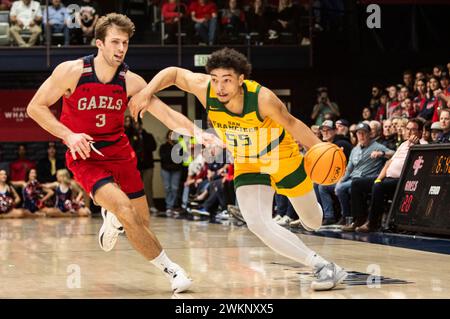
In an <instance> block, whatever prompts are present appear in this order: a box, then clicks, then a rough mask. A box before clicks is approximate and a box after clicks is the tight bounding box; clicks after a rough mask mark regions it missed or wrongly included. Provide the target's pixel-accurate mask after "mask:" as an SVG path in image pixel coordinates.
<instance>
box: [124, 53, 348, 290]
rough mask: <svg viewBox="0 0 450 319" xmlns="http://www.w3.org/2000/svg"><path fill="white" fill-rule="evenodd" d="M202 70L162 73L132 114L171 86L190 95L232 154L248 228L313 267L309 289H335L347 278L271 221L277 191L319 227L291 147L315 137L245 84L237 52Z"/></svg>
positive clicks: (308, 225) (272, 98)
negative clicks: (313, 271) (205, 72)
mask: <svg viewBox="0 0 450 319" xmlns="http://www.w3.org/2000/svg"><path fill="white" fill-rule="evenodd" d="M206 70H207V72H208V74H202V73H193V72H191V71H189V70H185V69H181V68H177V67H169V68H166V69H164V70H162V71H161V72H159V73H158V74H157V75H156V76H155V77H154V78H153V79H152V80H151V81H150V83H149V84H148V85H147V86H146V88H145V89H143V90H142V91H141V92H139V93H138V94H137V95H135V96H134V97H133V98H132V99H131V101H130V103H129V106H130V110H131V112H132V115H133V116H134V117H135V118H137V116H139V115H142V114H141V112H144V111H146V110H147V107H148V104H149V101H150V100H151V98H152V96H153V94H155V93H156V92H158V91H161V90H163V89H164V88H167V87H169V86H172V85H176V86H177V87H178V88H180V89H182V90H183V91H186V92H189V93H192V94H194V95H195V96H196V97H197V98H198V99H199V100H200V102H201V103H202V105H203V106H204V107H205V109H206V111H207V113H208V117H209V119H210V121H211V123H212V125H213V127H214V129H215V130H216V132H217V134H218V135H219V137H220V138H221V139H222V141H223V143H225V144H226V145H227V148H228V149H229V150H230V151H231V152H232V154H233V156H234V163H235V187H236V196H237V199H238V203H239V207H240V209H241V212H242V215H243V216H244V218H245V220H246V222H247V225H248V227H249V229H250V230H251V231H252V232H253V233H255V234H256V235H257V236H258V237H259V238H260V239H261V240H262V241H263V242H264V243H266V244H267V245H268V246H269V247H271V248H272V249H273V250H275V251H276V252H278V253H279V254H281V255H284V256H286V257H288V258H291V259H293V260H295V261H297V262H300V263H302V264H305V265H308V266H311V267H313V268H314V269H315V274H316V278H315V280H314V281H313V282H312V284H311V287H312V288H313V289H314V290H329V289H332V288H334V287H336V286H337V285H338V284H340V283H341V282H342V281H343V280H344V279H345V278H346V276H347V273H346V272H345V271H344V270H343V269H342V268H341V267H339V266H337V265H336V264H334V263H330V262H328V261H326V260H325V259H323V258H322V257H321V256H319V255H317V254H316V253H315V252H314V251H312V250H311V249H309V248H308V247H306V246H305V245H304V243H303V242H302V241H301V240H300V238H299V237H297V236H296V235H295V234H293V233H292V232H290V231H288V230H287V229H285V228H283V227H282V226H280V225H277V224H276V223H275V222H274V221H273V220H272V202H273V196H274V189H275V190H276V191H277V193H279V194H284V195H286V196H288V197H289V200H290V201H291V203H292V205H293V206H294V208H295V210H296V212H297V213H298V215H299V217H300V221H301V222H302V225H303V226H304V228H305V229H307V230H317V229H318V228H319V227H320V226H321V223H322V216H323V213H322V208H321V207H320V205H319V204H318V202H317V199H316V196H315V194H314V191H313V185H312V182H311V180H310V179H309V177H308V176H307V175H306V173H305V170H304V166H303V157H302V155H301V154H300V152H299V149H298V146H297V144H296V143H295V140H298V141H300V142H301V144H303V145H304V146H305V147H307V148H310V147H312V146H313V145H315V144H317V143H319V142H320V140H319V139H318V138H317V137H316V136H315V135H314V134H313V133H312V131H311V130H310V129H309V128H308V127H307V126H306V125H305V124H304V123H303V122H301V121H300V120H298V119H296V118H294V117H293V116H292V115H291V114H289V112H288V111H287V109H286V107H285V105H284V104H283V103H282V102H281V101H280V100H279V99H278V98H277V96H276V95H275V94H274V93H273V92H272V91H270V90H269V89H267V88H265V87H263V86H261V85H259V84H258V83H256V82H254V81H249V80H247V77H248V76H249V74H250V71H251V65H250V64H249V62H248V61H247V59H246V58H245V56H243V55H242V54H240V53H239V52H237V51H235V50H233V49H228V48H225V49H222V50H219V51H216V52H214V53H213V54H212V55H211V57H210V58H209V60H208V62H207V64H206Z"/></svg>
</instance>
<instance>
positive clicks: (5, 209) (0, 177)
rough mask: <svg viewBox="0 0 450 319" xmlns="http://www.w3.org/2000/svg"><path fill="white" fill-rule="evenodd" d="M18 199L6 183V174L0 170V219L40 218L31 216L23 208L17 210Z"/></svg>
mask: <svg viewBox="0 0 450 319" xmlns="http://www.w3.org/2000/svg"><path fill="white" fill-rule="evenodd" d="M19 204H20V197H19V194H17V191H16V190H15V189H14V186H13V185H12V184H11V183H10V182H9V181H8V174H7V173H6V171H5V170H3V169H2V170H0V218H24V217H42V216H44V215H38V214H32V213H31V212H30V211H28V210H27V209H24V208H19Z"/></svg>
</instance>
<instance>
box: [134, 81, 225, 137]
mask: <svg viewBox="0 0 450 319" xmlns="http://www.w3.org/2000/svg"><path fill="white" fill-rule="evenodd" d="M128 85H129V86H130V87H129V89H128V87H127V91H128V92H129V93H130V95H133V94H134V93H135V92H142V88H144V87H145V86H146V82H145V80H144V79H143V78H142V77H140V76H139V75H137V74H135V73H133V72H127V86H128ZM138 94H140V93H138ZM205 94H206V93H205ZM133 98H134V97H133ZM133 98H132V99H133ZM143 103H144V104H140V105H142V111H143V112H145V111H148V112H149V113H150V114H152V115H153V116H154V117H156V118H157V119H158V120H159V121H161V122H162V123H163V124H164V125H165V126H167V127H168V128H169V129H171V130H173V131H175V132H177V133H179V134H182V135H187V136H194V137H196V139H197V141H198V142H199V143H203V144H218V145H222V142H220V140H219V139H218V138H216V137H215V136H214V135H213V134H209V133H206V132H204V131H203V130H202V129H201V128H199V127H198V126H196V125H195V124H194V123H193V122H192V121H191V120H190V119H189V118H187V117H186V116H184V115H183V114H181V113H180V112H177V111H175V110H174V109H172V108H171V107H169V106H168V105H167V104H165V103H164V102H163V101H161V100H160V99H159V98H158V97H156V96H154V95H153V96H152V97H151V98H148V99H146V100H145V101H144V102H143ZM129 105H130V104H129Z"/></svg>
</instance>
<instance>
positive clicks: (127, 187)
mask: <svg viewBox="0 0 450 319" xmlns="http://www.w3.org/2000/svg"><path fill="white" fill-rule="evenodd" d="M94 146H95V144H94ZM97 149H98V150H99V151H100V152H101V153H102V154H103V155H104V156H101V155H99V154H97V153H96V152H94V150H92V149H91V153H90V156H91V157H89V158H88V159H86V160H83V159H81V158H80V156H79V154H77V159H76V160H74V159H73V157H72V154H71V153H70V151H67V153H66V162H67V168H69V170H70V171H71V172H72V173H73V174H74V178H75V180H76V181H77V182H78V183H80V184H81V186H83V188H84V189H85V190H86V192H88V193H89V194H91V196H92V197H93V198H94V195H95V192H96V191H97V190H98V189H99V188H100V187H102V186H103V185H105V184H107V183H116V184H118V185H119V187H120V188H121V189H122V191H123V192H125V193H126V194H127V195H128V197H129V198H131V199H133V198H138V197H141V196H144V195H145V193H144V185H143V184H142V180H141V175H140V174H139V171H138V169H137V159H136V153H135V152H134V150H133V149H132V148H131V145H130V143H129V141H128V138H127V137H126V136H124V137H122V138H121V139H120V140H119V141H118V142H116V143H114V144H113V145H109V146H105V147H99V148H97Z"/></svg>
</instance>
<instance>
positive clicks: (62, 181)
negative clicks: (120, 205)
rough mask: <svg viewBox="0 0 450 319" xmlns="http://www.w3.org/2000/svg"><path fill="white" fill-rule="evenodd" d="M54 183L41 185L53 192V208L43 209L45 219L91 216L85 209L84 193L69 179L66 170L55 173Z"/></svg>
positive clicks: (87, 209)
mask: <svg viewBox="0 0 450 319" xmlns="http://www.w3.org/2000/svg"><path fill="white" fill-rule="evenodd" d="M56 179H57V181H56V182H53V183H47V184H43V187H45V188H47V189H52V190H54V192H55V197H56V198H55V206H54V207H47V208H45V209H44V210H45V214H46V216H47V217H87V216H89V215H90V214H91V211H90V210H89V208H87V207H85V205H84V201H83V197H84V193H83V192H84V191H83V189H82V188H81V186H80V185H79V184H78V183H76V182H75V181H74V180H73V179H71V178H70V174H69V171H68V170H67V169H59V170H58V171H57V172H56Z"/></svg>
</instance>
